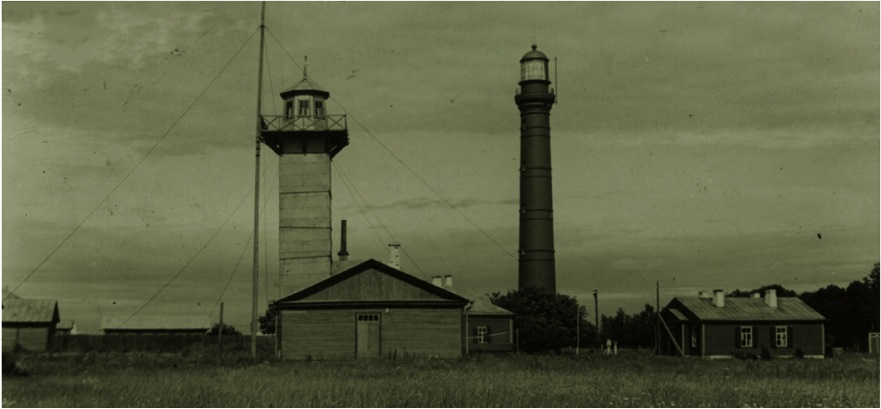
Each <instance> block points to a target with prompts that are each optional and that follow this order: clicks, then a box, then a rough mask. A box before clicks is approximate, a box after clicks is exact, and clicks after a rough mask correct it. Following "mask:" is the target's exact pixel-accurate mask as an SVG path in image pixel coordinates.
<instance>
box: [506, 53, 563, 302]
mask: <svg viewBox="0 0 881 409" xmlns="http://www.w3.org/2000/svg"><path fill="white" fill-rule="evenodd" d="M536 48H537V46H536V45H535V44H533V45H532V51H530V52H528V53H526V55H524V56H523V58H521V59H520V83H519V84H520V89H519V90H518V91H517V95H516V96H515V97H514V102H516V103H517V108H518V109H520V249H519V276H518V278H519V280H518V287H519V288H521V289H523V288H526V287H536V288H538V289H540V290H542V291H545V292H550V293H555V292H556V291H557V284H556V272H555V269H554V206H553V194H552V189H551V121H550V118H551V106H552V105H553V104H554V102H555V101H556V96H555V95H554V92H553V90H552V89H551V88H550V85H551V81H550V80H549V79H548V57H547V56H545V55H544V53H542V52H541V51H538V50H537V49H536Z"/></svg>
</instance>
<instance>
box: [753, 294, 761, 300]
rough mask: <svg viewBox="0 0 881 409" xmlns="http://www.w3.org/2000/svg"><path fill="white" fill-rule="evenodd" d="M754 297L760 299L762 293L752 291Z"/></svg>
mask: <svg viewBox="0 0 881 409" xmlns="http://www.w3.org/2000/svg"><path fill="white" fill-rule="evenodd" d="M752 297H753V298H756V299H759V298H762V295H761V294H759V293H752Z"/></svg>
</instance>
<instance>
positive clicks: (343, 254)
mask: <svg viewBox="0 0 881 409" xmlns="http://www.w3.org/2000/svg"><path fill="white" fill-rule="evenodd" d="M337 256H339V257H340V261H346V260H348V259H349V252H348V251H347V250H346V221H345V220H343V221H342V226H341V228H340V252H339V253H337Z"/></svg>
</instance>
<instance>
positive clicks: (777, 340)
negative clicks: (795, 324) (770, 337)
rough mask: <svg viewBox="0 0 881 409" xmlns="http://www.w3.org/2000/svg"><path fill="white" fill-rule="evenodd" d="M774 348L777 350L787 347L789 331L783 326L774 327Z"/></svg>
mask: <svg viewBox="0 0 881 409" xmlns="http://www.w3.org/2000/svg"><path fill="white" fill-rule="evenodd" d="M774 346H776V347H777V348H785V347H788V346H789V331H788V328H786V327H784V326H780V325H778V326H776V327H774Z"/></svg>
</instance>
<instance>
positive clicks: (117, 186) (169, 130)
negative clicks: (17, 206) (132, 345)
mask: <svg viewBox="0 0 881 409" xmlns="http://www.w3.org/2000/svg"><path fill="white" fill-rule="evenodd" d="M256 33H257V30H254V32H253V33H251V35H250V36H249V37H248V39H247V40H245V42H244V43H243V44H242V45H241V47H239V49H238V50H237V51H236V52H235V54H233V56H232V57H231V58H230V59H229V61H227V63H226V65H224V66H223V68H221V69H220V71H219V72H218V73H217V75H215V76H214V78H212V79H211V81H210V82H209V83H208V85H206V86H205V88H203V89H202V92H200V93H199V95H198V96H196V98H195V99H194V100H193V102H191V103H190V105H189V106H187V107H186V109H184V111H183V113H182V114H180V116H178V117H177V119H176V120H175V121H174V122H173V123H172V124H171V126H170V127H168V130H166V131H165V133H163V134H162V136H161V137H159V139H158V140H157V141H156V142H155V143H154V144H153V146H151V147H150V149H148V150H147V153H145V154H144V156H143V157H141V159H140V160H138V162H137V163H135V166H133V167H132V168H131V169H129V171H128V172H127V173H126V174H125V176H123V177H122V179H121V180H120V181H119V182H118V183H117V184H116V186H114V187H113V189H111V190H110V192H109V193H107V195H106V196H104V199H102V200H101V202H99V203H98V205H97V206H95V208H94V209H92V211H91V212H89V214H88V215H86V217H85V218H84V219H83V220H81V221H80V222H79V223H78V224H77V225H76V227H74V229H73V230H72V231H71V232H70V233H69V234H68V235H67V236H66V237H64V239H62V240H61V243H59V244H58V245H57V246H55V248H54V249H52V251H50V252H49V254H48V255H46V257H45V258H43V260H42V261H40V263H39V264H37V266H36V267H34V269H33V270H31V272H30V273H28V274H27V275H26V276H25V277H24V279H22V280H21V281H20V282H19V283H18V285H16V286H15V288H13V289H12V291H10V292H9V293H8V294H7V295H5V296H4V297H3V299H4V300H6V298H7V297H9V296H10V295H12V294H13V293H15V292H16V291H17V290H18V289H19V288H20V287H21V286H22V284H24V283H25V282H27V281H28V279H30V278H31V276H33V275H34V273H36V272H37V270H39V269H40V267H42V266H43V265H44V264H46V261H48V260H49V259H50V258H52V256H53V255H55V253H56V252H58V250H59V249H60V248H61V247H62V246H64V244H65V243H67V241H68V240H70V238H71V237H73V235H74V234H76V232H78V231H79V230H80V228H81V227H82V226H83V225H84V224H85V223H86V221H88V220H89V219H90V218H92V216H93V215H94V214H95V212H97V211H98V209H100V208H101V207H102V206H103V205H104V203H106V202H107V200H109V199H110V196H112V195H113V194H114V193H116V191H117V190H119V187H120V186H122V184H123V183H125V181H126V180H128V178H129V177H130V176H131V175H132V174H133V173H134V172H135V170H136V169H138V167H139V166H140V165H141V164H142V163H143V162H144V161H145V160H146V159H147V157H149V156H150V154H151V153H153V151H154V150H156V147H157V146H159V144H160V143H162V141H164V140H165V138H167V137H168V135H170V134H171V131H172V130H174V128H175V127H177V125H178V124H179V123H180V121H181V120H183V119H184V117H185V116H186V115H187V114H188V113H189V112H190V109H192V108H193V106H195V105H196V103H197V102H199V100H200V99H202V96H203V95H205V93H206V92H207V91H208V89H209V88H211V86H212V85H214V83H215V82H216V81H217V79H218V78H220V75H221V74H223V72H224V71H226V69H227V67H229V65H230V63H232V62H233V60H235V58H236V57H237V56H238V55H239V53H241V52H242V50H243V49H244V48H245V46H246V45H248V43H249V42H250V41H251V39H252V38H253V37H254V34H256Z"/></svg>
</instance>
